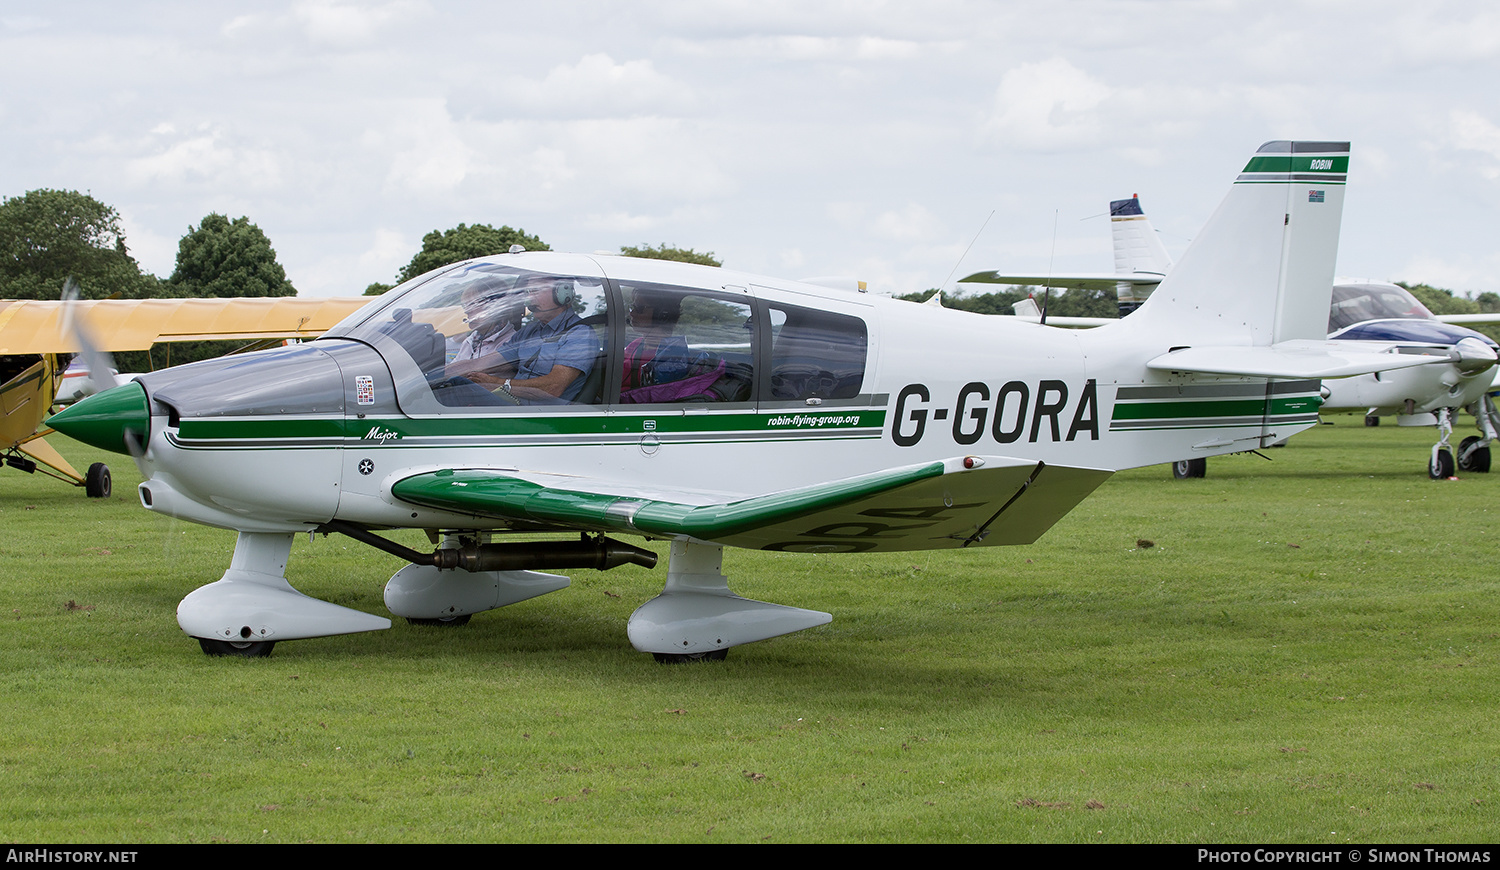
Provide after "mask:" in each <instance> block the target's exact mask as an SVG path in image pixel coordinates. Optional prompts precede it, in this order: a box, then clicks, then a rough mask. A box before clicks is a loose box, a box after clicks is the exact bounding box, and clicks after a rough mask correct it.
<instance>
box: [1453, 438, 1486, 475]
mask: <svg viewBox="0 0 1500 870" xmlns="http://www.w3.org/2000/svg"><path fill="white" fill-rule="evenodd" d="M1483 440H1484V439H1483V438H1480V437H1479V436H1478V435H1470V436H1469V437H1467V438H1465V439H1464V440H1463V441H1462V442H1460V443H1459V445H1458V468H1459V470H1460V471H1474V472H1478V473H1480V474H1486V473H1488V472H1489V470H1490V446H1489V445H1488V444H1486V445H1484V446H1483V447H1476V448H1474V449H1473V450H1472V451H1471V450H1470V449H1469V445H1471V444H1478V443H1479V442H1481V441H1483Z"/></svg>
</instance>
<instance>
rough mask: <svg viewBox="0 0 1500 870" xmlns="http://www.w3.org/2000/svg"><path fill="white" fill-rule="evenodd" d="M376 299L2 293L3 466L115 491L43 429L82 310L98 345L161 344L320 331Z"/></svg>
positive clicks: (91, 490) (94, 492) (102, 470)
mask: <svg viewBox="0 0 1500 870" xmlns="http://www.w3.org/2000/svg"><path fill="white" fill-rule="evenodd" d="M369 301H370V300H369V299H368V298H365V297H352V298H342V297H340V298H324V299H298V298H295V297H275V298H255V299H222V298H210V299H99V300H82V301H76V302H69V303H64V302H53V301H36V300H23V301H15V300H0V456H3V458H4V462H5V464H6V465H9V466H10V467H12V468H16V469H20V470H21V471H25V472H27V473H33V472H37V471H41V472H42V473H44V474H47V475H50V476H52V477H56V478H57V479H59V480H66V481H68V482H69V483H72V484H73V485H74V486H81V487H84V489H85V491H86V492H87V493H88V494H89V496H90V497H92V498H105V497H108V495H109V493H110V476H109V467H108V466H106V465H105V464H104V463H102V462H96V463H94V464H93V465H91V466H89V470H88V472H87V473H85V474H79V473H78V471H77V469H75V468H73V466H72V465H71V464H69V463H68V461H67V460H66V459H64V458H63V457H62V455H61V454H59V453H58V452H57V450H56V449H54V448H53V447H52V445H50V444H48V443H47V442H46V441H45V440H44V436H46V435H48V434H50V433H51V432H52V430H51V429H47V428H44V427H43V426H42V421H43V420H44V419H46V417H47V414H48V412H49V411H50V410H51V408H52V405H53V403H54V402H55V401H56V399H57V391H58V385H59V384H60V383H61V381H62V376H63V371H64V370H65V369H66V368H67V363H66V361H65V360H64V359H63V357H64V356H66V355H67V354H71V353H77V352H79V351H81V350H82V349H83V348H81V347H80V346H79V341H78V338H77V337H76V336H75V335H74V334H73V332H74V331H73V330H72V329H70V328H69V326H68V324H67V316H68V312H69V308H68V306H71V315H72V316H73V317H76V318H78V320H79V323H80V324H81V325H82V327H83V328H84V329H85V330H86V333H87V335H88V336H89V340H90V341H91V342H92V343H93V344H94V345H96V349H97V350H101V351H131V350H147V349H149V348H150V347H151V345H153V344H156V343H158V342H175V341H205V340H245V341H251V340H255V341H280V340H288V339H307V338H316V337H318V336H319V335H321V334H322V333H324V332H325V331H327V330H328V329H329V328H331V327H332V326H333V325H334V324H336V323H338V322H339V321H340V320H343V319H344V318H345V317H346V316H348V315H349V314H352V313H353V312H354V311H357V310H358V309H359V308H360V307H362V306H363V305H364V304H365V303H367V302H369Z"/></svg>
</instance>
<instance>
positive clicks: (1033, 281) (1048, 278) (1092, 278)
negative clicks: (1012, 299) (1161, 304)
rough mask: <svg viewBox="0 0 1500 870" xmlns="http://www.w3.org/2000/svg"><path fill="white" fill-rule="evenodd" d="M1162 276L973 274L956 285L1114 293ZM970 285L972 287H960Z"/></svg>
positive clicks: (1157, 280)
mask: <svg viewBox="0 0 1500 870" xmlns="http://www.w3.org/2000/svg"><path fill="white" fill-rule="evenodd" d="M1165 277H1166V275H1165V274H1164V273H1161V272H1080V273H1077V274H1073V275H1003V274H1001V273H999V272H976V273H974V274H973V275H970V276H969V277H967V278H964V279H962V280H960V281H959V282H958V284H959V287H960V288H963V289H966V290H973V289H977V288H978V285H983V284H1019V285H1023V286H1029V287H1059V288H1067V289H1069V290H1114V289H1115V288H1116V286H1117V285H1120V284H1133V285H1137V286H1145V287H1155V286H1156V285H1157V284H1160V283H1161V281H1162V278H1165ZM965 284H973V285H976V286H975V287H964V285H965Z"/></svg>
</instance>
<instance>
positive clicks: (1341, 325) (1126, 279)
mask: <svg viewBox="0 0 1500 870" xmlns="http://www.w3.org/2000/svg"><path fill="white" fill-rule="evenodd" d="M1109 211H1110V231H1111V235H1112V236H1113V239H1114V248H1115V270H1116V271H1115V272H1113V273H1097V274H1072V275H1061V276H1036V275H1002V274H1000V273H998V272H981V273H978V274H976V275H971V276H969V277H968V278H966V279H965V280H964V282H960V283H961V284H966V285H967V286H968V287H970V288H975V287H980V286H983V285H984V284H1029V285H1039V286H1040V285H1045V286H1051V287H1060V288H1087V289H1095V290H1101V289H1109V288H1111V287H1114V288H1115V289H1116V290H1117V292H1118V293H1119V299H1120V315H1121V316H1122V317H1123V316H1125V315H1128V314H1129V313H1130V312H1131V311H1133V310H1135V309H1136V308H1137V307H1139V306H1140V304H1141V302H1142V301H1143V300H1144V299H1146V298H1149V297H1150V295H1151V291H1152V290H1153V289H1154V288H1155V286H1156V285H1157V284H1159V283H1161V281H1162V277H1163V276H1164V275H1166V274H1167V272H1168V271H1169V270H1170V269H1171V268H1172V259H1171V257H1170V256H1168V254H1167V252H1166V249H1165V248H1163V247H1162V244H1161V242H1160V241H1159V240H1158V239H1157V238H1156V233H1155V231H1154V230H1153V229H1152V227H1151V222H1150V221H1149V219H1147V217H1146V215H1145V213H1144V212H1143V211H1142V210H1141V206H1140V200H1139V199H1138V198H1136V197H1131V198H1130V199H1118V200H1115V201H1113V202H1111V203H1110V204H1109ZM1016 314H1017V315H1018V316H1021V317H1025V318H1028V319H1036V320H1041V311H1040V310H1039V309H1038V307H1037V306H1036V304H1035V302H1034V301H1032V300H1023V302H1022V303H1020V304H1018V305H1017V306H1016ZM1497 317H1500V316H1497V315H1492V314H1491V315H1467V314H1459V315H1448V316H1443V317H1439V316H1435V315H1433V314H1432V312H1430V311H1428V310H1427V308H1426V306H1424V305H1422V303H1421V302H1418V301H1417V299H1416V297H1414V296H1412V295H1411V293H1409V292H1407V291H1406V290H1405V289H1404V288H1402V287H1400V286H1397V285H1395V284H1390V283H1386V282H1383V281H1370V280H1364V279H1355V278H1338V279H1335V283H1334V287H1333V294H1332V299H1331V301H1330V307H1329V315H1328V337H1329V338H1330V339H1333V340H1337V341H1340V342H1365V341H1368V342H1373V343H1375V344H1376V345H1378V346H1381V347H1394V348H1395V349H1396V350H1397V351H1398V352H1400V353H1405V354H1427V355H1432V356H1438V357H1444V358H1445V359H1446V362H1445V363H1439V364H1433V365H1426V366H1417V367H1413V368H1405V369H1400V370H1396V371H1384V372H1372V373H1369V374H1365V375H1360V376H1356V377H1349V378H1340V379H1336V380H1330V381H1329V382H1328V383H1326V384H1324V386H1323V391H1324V399H1325V400H1324V402H1323V408H1324V409H1327V410H1331V411H1337V410H1357V411H1364V412H1365V421H1366V423H1367V424H1368V425H1376V424H1378V423H1379V418H1380V417H1381V416H1383V415H1392V414H1394V415H1398V420H1399V422H1400V425H1403V426H1436V427H1437V430H1438V440H1437V443H1436V444H1434V445H1433V447H1432V452H1431V455H1430V457H1429V459H1428V464H1427V472H1428V475H1429V476H1430V477H1432V478H1434V479H1441V478H1447V477H1451V476H1452V475H1453V473H1454V469H1455V467H1457V469H1459V470H1462V471H1474V472H1487V471H1489V470H1490V443H1491V442H1492V441H1494V440H1496V439H1497V438H1500V410H1497V409H1496V407H1495V404H1494V402H1493V400H1492V399H1491V398H1490V396H1489V395H1487V393H1488V392H1489V391H1490V390H1491V389H1492V386H1491V382H1492V380H1493V379H1494V378H1495V377H1496V372H1495V363H1496V360H1497V352H1500V344H1497V343H1496V342H1495V340H1494V339H1492V338H1490V337H1489V336H1487V335H1485V334H1484V333H1482V332H1476V331H1475V330H1472V329H1468V328H1466V327H1464V326H1459V325H1457V324H1459V323H1482V322H1494V321H1495V320H1496V319H1497ZM1046 322H1047V323H1049V324H1053V325H1056V326H1075V327H1089V326H1099V325H1102V324H1106V323H1112V322H1113V320H1112V319H1109V318H1096V317H1055V318H1048V319H1047V320H1046ZM1460 408H1463V409H1465V410H1467V411H1468V412H1469V414H1470V415H1471V416H1472V417H1473V418H1474V421H1475V425H1476V426H1477V427H1478V429H1479V434H1478V435H1471V436H1469V437H1467V438H1464V439H1463V441H1462V442H1460V443H1459V446H1458V450H1457V453H1456V456H1455V452H1454V450H1453V448H1452V446H1451V445H1450V444H1449V440H1448V439H1449V436H1450V435H1451V434H1452V432H1453V421H1454V418H1455V417H1456V416H1457V414H1458V410H1459V409H1460ZM1206 468H1207V462H1206V459H1205V457H1204V456H1203V455H1201V454H1200V455H1195V456H1193V457H1190V458H1187V459H1179V460H1177V461H1176V462H1174V463H1173V464H1172V473H1173V475H1175V476H1176V477H1177V478H1179V479H1185V478H1191V477H1202V476H1203V475H1204V473H1205V471H1206Z"/></svg>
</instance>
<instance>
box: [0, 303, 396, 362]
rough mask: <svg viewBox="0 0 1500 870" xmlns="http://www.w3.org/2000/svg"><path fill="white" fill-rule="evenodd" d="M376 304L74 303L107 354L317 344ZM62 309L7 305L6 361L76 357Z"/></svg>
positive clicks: (1, 320) (2, 351) (1, 322)
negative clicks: (224, 343) (265, 341)
mask: <svg viewBox="0 0 1500 870" xmlns="http://www.w3.org/2000/svg"><path fill="white" fill-rule="evenodd" d="M370 301H372V300H371V299H370V298H369V297H365V296H354V297H328V298H321V299H307V298H297V297H263V298H248V299H245V298H241V299H226V298H202V299H94V300H80V301H77V302H74V303H72V304H73V305H74V306H76V308H75V309H74V311H75V312H76V313H75V315H74V316H76V317H79V318H80V319H81V321H82V323H83V324H84V327H85V329H86V330H87V331H88V334H89V337H90V339H91V340H92V341H93V342H94V343H95V344H96V345H97V346H98V349H99V350H106V351H126V350H146V349H148V348H149V347H151V345H153V344H156V343H157V342H163V341H200V340H210V339H236V340H237V339H254V338H270V339H277V338H316V337H317V336H319V335H322V334H323V333H324V332H327V331H328V330H329V329H330V328H332V327H333V326H334V324H336V323H338V322H339V321H340V320H343V319H344V318H345V317H347V316H349V315H350V314H352V313H354V312H355V311H357V310H359V309H360V308H362V307H363V306H364V305H365V304H367V303H369V302H370ZM63 305H64V303H62V302H53V301H39V300H22V301H14V300H11V301H0V355H10V354H44V353H76V352H78V351H79V350H82V348H80V347H79V346H78V341H77V340H76V339H75V338H74V337H73V336H72V335H70V334H69V330H68V329H67V328H66V324H65V323H64V319H63Z"/></svg>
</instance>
